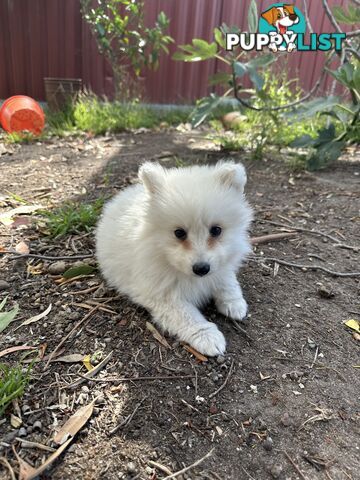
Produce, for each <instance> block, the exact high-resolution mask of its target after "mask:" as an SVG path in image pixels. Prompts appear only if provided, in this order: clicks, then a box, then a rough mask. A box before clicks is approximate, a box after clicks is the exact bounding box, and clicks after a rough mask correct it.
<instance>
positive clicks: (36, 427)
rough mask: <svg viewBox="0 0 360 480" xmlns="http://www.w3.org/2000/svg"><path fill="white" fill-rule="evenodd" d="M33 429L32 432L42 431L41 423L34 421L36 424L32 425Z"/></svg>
mask: <svg viewBox="0 0 360 480" xmlns="http://www.w3.org/2000/svg"><path fill="white" fill-rule="evenodd" d="M33 429H34V430H36V429H37V430H41V429H42V423H41V422H40V420H36V422H34V423H33Z"/></svg>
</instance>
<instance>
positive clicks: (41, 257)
mask: <svg viewBox="0 0 360 480" xmlns="http://www.w3.org/2000/svg"><path fill="white" fill-rule="evenodd" d="M7 254H9V255H14V256H13V257H9V258H8V260H19V259H20V258H36V259H37V260H47V261H50V262H56V261H57V260H68V261H69V262H70V261H72V260H75V261H76V260H84V259H85V258H93V257H94V254H93V253H91V254H84V255H75V256H71V257H66V256H61V257H52V256H49V255H37V254H34V253H26V254H21V253H18V252H16V251H15V250H6V251H5V252H0V255H7Z"/></svg>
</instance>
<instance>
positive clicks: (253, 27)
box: [248, 0, 259, 33]
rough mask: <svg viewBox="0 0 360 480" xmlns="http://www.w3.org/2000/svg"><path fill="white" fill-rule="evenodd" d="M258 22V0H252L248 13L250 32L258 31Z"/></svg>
mask: <svg viewBox="0 0 360 480" xmlns="http://www.w3.org/2000/svg"><path fill="white" fill-rule="evenodd" d="M258 23H259V15H258V9H257V6H256V1H255V0H251V2H250V8H249V13H248V25H249V32H250V33H256V32H257V29H258Z"/></svg>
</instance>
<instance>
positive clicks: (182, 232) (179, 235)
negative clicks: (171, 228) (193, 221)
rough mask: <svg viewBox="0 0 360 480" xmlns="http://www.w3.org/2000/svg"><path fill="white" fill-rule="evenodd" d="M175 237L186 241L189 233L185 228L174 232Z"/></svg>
mask: <svg viewBox="0 0 360 480" xmlns="http://www.w3.org/2000/svg"><path fill="white" fill-rule="evenodd" d="M174 235H175V237H176V238H178V239H179V240H186V237H187V233H186V232H185V230H184V229H183V228H177V229H176V230H175V232H174Z"/></svg>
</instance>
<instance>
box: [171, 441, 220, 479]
mask: <svg viewBox="0 0 360 480" xmlns="http://www.w3.org/2000/svg"><path fill="white" fill-rule="evenodd" d="M214 450H215V449H214V448H213V449H211V450H210V452H208V453H207V454H206V455H204V456H203V457H202V458H200V459H199V460H197V461H196V462H194V463H192V464H191V465H189V466H188V467H185V468H183V469H182V470H179V471H178V472H175V473H173V474H172V475H168V476H167V477H165V478H164V479H163V480H170V479H171V478H176V477H179V476H180V475H183V474H184V473H186V472H188V471H189V470H191V469H193V468H195V467H197V466H198V465H200V463H202V462H203V461H204V460H206V459H207V458H209V457H210V456H211V455H212V454H213V451H214Z"/></svg>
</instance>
